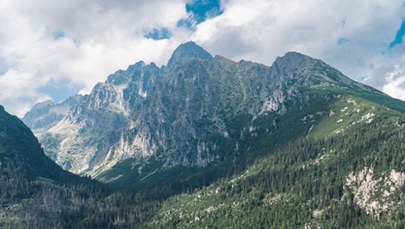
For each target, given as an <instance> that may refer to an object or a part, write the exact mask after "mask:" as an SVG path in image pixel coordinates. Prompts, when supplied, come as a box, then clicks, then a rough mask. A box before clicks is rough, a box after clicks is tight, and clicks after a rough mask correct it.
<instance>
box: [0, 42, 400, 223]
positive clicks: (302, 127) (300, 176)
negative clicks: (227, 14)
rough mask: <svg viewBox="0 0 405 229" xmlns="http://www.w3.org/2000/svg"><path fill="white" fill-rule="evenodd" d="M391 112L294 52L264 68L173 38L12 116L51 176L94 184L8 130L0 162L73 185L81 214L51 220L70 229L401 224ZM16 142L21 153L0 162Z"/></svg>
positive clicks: (392, 102)
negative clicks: (158, 60)
mask: <svg viewBox="0 0 405 229" xmlns="http://www.w3.org/2000/svg"><path fill="white" fill-rule="evenodd" d="M404 113H405V102H403V101H400V100H397V99H393V98H391V97H389V96H387V95H385V94H384V93H382V92H380V91H378V90H376V89H374V88H372V87H369V86H366V85H364V84H361V83H358V82H356V81H353V80H351V79H350V78H348V77H346V76H345V75H343V74H342V73H341V72H339V71H338V70H336V69H334V68H333V67H331V66H329V65H327V64H326V63H324V62H323V61H321V60H318V59H314V58H311V57H309V56H306V55H303V54H300V53H297V52H289V53H286V54H285V55H284V56H282V57H278V58H277V59H276V60H275V61H274V63H273V64H272V65H271V66H266V65H262V64H258V63H253V62H250V61H245V60H241V61H239V62H235V61H232V60H229V59H227V58H225V57H221V56H212V55H211V54H210V53H208V52H207V51H205V50H204V49H203V48H201V47H200V46H198V45H197V44H195V43H194V42H187V43H184V44H182V45H180V46H179V47H178V48H177V49H176V50H175V51H174V53H173V54H172V56H171V58H170V59H169V61H168V64H167V66H162V67H158V66H156V64H154V63H150V64H145V63H144V62H142V61H141V62H138V63H136V64H134V65H131V66H129V67H128V69H127V70H125V71H122V70H119V71H117V72H115V73H114V74H111V75H109V76H108V78H107V80H106V81H105V82H104V83H98V84H96V85H95V87H94V88H93V90H92V91H91V92H90V93H89V94H88V95H75V96H72V97H70V98H68V99H67V100H65V101H63V102H61V103H54V102H52V101H46V102H43V103H40V104H37V105H35V106H34V107H33V108H32V109H31V111H29V112H28V113H27V114H26V115H25V116H24V118H23V119H22V120H23V121H24V123H25V124H26V125H27V126H28V127H30V128H31V129H32V131H33V133H34V134H35V136H36V137H37V138H38V139H39V142H40V143H41V145H42V147H43V148H44V151H45V154H46V155H47V156H48V157H49V158H51V159H52V160H53V161H55V162H56V163H57V164H58V165H59V166H61V167H62V168H63V169H65V170H68V171H70V172H72V173H75V174H78V175H81V176H90V177H92V178H94V179H96V180H98V181H100V182H102V183H104V184H100V183H97V182H95V181H91V180H90V179H88V178H80V177H78V176H74V175H72V174H70V173H68V172H65V171H63V170H62V169H60V168H59V167H58V166H56V165H55V164H54V163H53V162H52V161H51V160H49V159H47V158H46V157H45V156H44V153H43V152H42V149H41V148H40V146H39V144H38V142H37V141H36V139H35V138H34V137H33V136H32V134H31V131H30V130H29V129H28V128H27V127H25V126H24V125H23V124H22V123H21V122H20V121H18V120H15V121H14V122H15V123H16V124H15V125H12V126H19V127H20V129H19V130H15V131H14V133H17V135H15V136H14V135H13V136H11V135H9V134H8V132H7V131H8V129H6V132H5V134H2V135H1V136H2V137H4V143H2V144H3V145H2V146H6V148H3V149H4V150H3V151H4V152H8V154H9V155H14V156H13V157H14V159H12V157H11V156H7V157H5V158H6V159H5V160H13V161H20V160H19V158H25V157H27V158H28V159H27V161H28V162H27V163H25V164H23V165H22V167H24V168H25V167H26V168H27V170H28V169H31V170H32V171H33V172H30V173H31V174H38V175H36V176H34V177H33V178H26V177H27V176H25V175H24V176H22V177H24V179H28V180H29V181H30V182H36V181H37V180H38V177H40V179H41V182H43V183H46V185H47V187H48V185H49V182H51V183H52V182H53V183H55V182H56V183H55V185H63V184H65V183H66V184H65V186H63V187H65V189H67V190H74V191H71V192H72V193H76V192H77V190H78V188H77V187H84V188H82V189H81V190H82V191H83V195H85V196H86V198H85V201H83V202H82V205H75V206H77V209H79V208H80V207H79V206H81V207H82V208H81V210H77V209H75V210H74V211H71V212H69V214H64V212H65V210H62V211H61V212H62V213H60V214H59V215H58V213H55V211H51V212H53V213H54V214H56V215H58V216H59V217H61V216H60V215H63V217H64V218H63V217H62V218H58V219H59V222H65V223H66V225H70V226H72V225H74V226H76V227H77V226H78V225H80V226H82V227H83V225H86V226H88V227H95V226H94V225H98V226H100V225H101V226H103V227H111V228H120V227H123V228H126V227H140V228H196V227H197V228H199V227H206V226H211V227H218V228H224V227H236V228H240V227H241V228H257V227H258V226H261V227H263V228H302V227H304V228H316V227H326V228H352V227H359V228H363V227H366V228H367V227H375V228H380V227H382V226H388V227H394V228H395V227H396V228H402V227H403V226H405V217H404V216H405V209H404V207H403V206H404V205H403V203H404V198H405V191H404V188H405V185H404V184H405V171H404V168H405V164H404V163H405V154H404V152H405V145H404V144H403V137H404V134H405V115H404ZM7 117H9V116H7ZM13 119H16V118H15V117H14V118H13ZM5 123H8V121H5ZM3 132H4V131H3ZM3 132H0V134H1V133H3ZM21 136H28V138H29V139H30V140H29V141H27V142H24V144H22V145H24V146H26V147H31V146H35V147H34V148H30V149H35V153H33V154H32V155H31V154H27V155H26V154H23V155H22V156H16V155H20V154H18V153H15V154H13V153H12V152H17V151H18V150H19V148H18V147H19V146H18V144H17V142H19V141H20V139H22V138H21ZM7 137H10V138H11V137H12V138H13V139H14V140H13V141H15V142H16V143H15V144H11V146H7V144H10V143H12V142H13V141H10V139H8V138H7ZM7 147H8V148H7ZM14 148H16V150H14ZM0 149H1V147H0ZM22 151H24V152H25V151H26V150H25V149H22ZM8 154H5V155H8ZM28 155H29V156H28ZM31 157H33V159H30V158H31ZM42 164H43V165H44V166H40V165H42ZM31 170H30V171H31ZM49 174H52V176H50V175H49ZM69 180H74V181H69ZM72 182H73V183H72ZM43 183H41V184H42V185H44V184H43ZM106 187H109V188H112V189H113V190H108V191H105V189H106ZM109 188H107V189H109ZM127 189H130V190H131V191H129V193H127V192H121V191H114V190H127ZM95 190H104V191H96V193H98V194H97V195H96V196H94V197H93V193H94V192H95ZM69 192H70V191H69ZM146 193H148V194H146ZM72 195H73V194H72ZM28 196H29V197H27V198H28V199H31V200H32V199H35V198H34V197H33V196H35V195H34V194H33V195H31V196H30V195H28ZM58 196H59V197H60V196H63V195H59V194H58ZM54 199H57V197H54ZM112 199H113V200H114V201H113V202H111V200H112ZM124 199H125V200H126V201H124V202H126V203H127V204H128V206H131V207H130V208H129V207H125V206H126V205H125V204H122V203H124V202H122V200H124ZM17 200H18V199H17ZM17 200H16V201H17ZM88 201H93V202H92V203H93V204H90V205H89V204H88ZM83 203H84V205H83ZM65 204H66V203H65ZM86 204H87V205H89V207H88V208H86V207H85V205H86ZM60 205H62V206H63V205H64V204H62V203H61V204H60ZM107 205H108V206H110V208H108V207H105V206H107ZM8 206H9V205H8ZM22 206H25V205H22ZM41 206H42V205H41ZM100 206H104V207H101V209H104V210H102V211H101V212H102V213H100V212H97V210H95V209H97V208H98V207H100ZM145 206H148V207H147V210H146V208H145ZM62 209H64V208H62ZM86 209H87V210H86ZM89 209H90V210H89ZM109 209H114V210H111V211H109ZM48 210H49V209H48ZM42 211H43V209H42ZM49 211H50V210H49ZM49 211H48V212H49ZM78 212H80V214H78ZM75 214H76V215H75ZM0 217H1V212H0ZM69 217H73V218H77V219H78V220H77V222H76V223H77V224H69V223H67V222H70V221H69ZM0 219H1V218H0ZM70 219H72V218H70ZM56 222H58V221H56ZM0 225H1V224H0ZM38 225H40V224H38ZM50 225H53V226H54V225H57V224H56V223H54V224H50Z"/></svg>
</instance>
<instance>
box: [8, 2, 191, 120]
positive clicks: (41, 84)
mask: <svg viewBox="0 0 405 229" xmlns="http://www.w3.org/2000/svg"><path fill="white" fill-rule="evenodd" d="M156 15H158V16H156ZM187 16H188V15H187V12H186V11H185V2H184V1H183V0H174V1H173V0H170V1H169V0H158V1H153V3H152V2H151V1H146V0H145V1H124V0H119V1H107V0H104V1H85V0H72V1H62V2H59V1H58V2H56V1H50V0H37V1H30V0H15V1H1V2H0V21H2V26H1V27H0V64H1V66H0V70H1V71H0V104H4V105H5V106H6V108H7V109H8V110H9V111H11V112H12V113H15V114H17V115H19V116H22V115H23V114H24V112H25V111H26V110H27V108H29V106H31V105H32V104H33V103H35V102H37V101H38V100H42V99H44V98H45V99H48V98H49V95H48V96H47V95H46V94H44V91H43V90H42V92H41V90H39V89H40V88H47V85H48V84H52V83H57V82H63V81H69V82H70V83H71V84H73V85H76V86H72V87H68V88H70V89H72V91H71V94H74V93H77V88H78V87H80V88H81V90H80V92H81V93H87V92H89V91H90V90H91V88H92V87H93V85H94V84H95V83H96V82H99V81H104V80H105V78H106V77H107V75H108V74H110V73H112V72H114V71H116V70H118V69H122V68H126V67H127V66H128V65H130V64H132V63H133V62H134V61H136V60H140V59H144V60H145V61H155V62H158V63H160V64H162V63H164V62H165V59H167V56H168V55H169V54H168V53H169V51H168V50H167V49H169V48H171V47H172V45H169V44H167V43H168V42H167V41H156V40H153V39H147V38H145V37H144V34H145V33H146V31H149V30H151V29H153V28H155V27H164V28H168V29H170V30H174V31H175V30H177V28H176V24H177V22H178V21H179V20H180V19H181V18H185V17H187ZM182 33H184V32H182V31H178V34H179V35H181V34H182ZM180 37H181V36H180ZM28 104H29V105H28Z"/></svg>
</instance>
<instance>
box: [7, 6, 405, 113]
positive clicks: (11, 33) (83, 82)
mask: <svg viewBox="0 0 405 229" xmlns="http://www.w3.org/2000/svg"><path fill="white" fill-rule="evenodd" d="M196 2H197V3H201V4H196ZM210 7H211V8H210ZM403 18H405V11H404V6H403V1H402V0H391V1H385V0H370V1H352V0H350V1H349V0H329V1H324V0H310V1H306V2H305V4H303V2H302V1H300V0H222V1H221V2H220V4H219V1H218V0H204V1H194V0H155V1H148V0H137V1H133V0H115V1H109V0H98V1H88V0H70V1H52V0H36V1H32V0H14V1H1V2H0V21H1V22H2V26H0V104H3V105H5V106H6V108H7V109H8V110H9V111H11V112H12V113H15V114H17V115H19V116H21V115H23V114H24V112H25V111H26V110H27V109H28V108H29V107H30V106H32V105H33V104H34V103H35V102H37V101H40V100H43V99H49V98H53V99H61V98H63V96H64V95H68V94H74V93H77V92H78V91H80V92H81V93H88V92H89V91H90V90H91V89H92V87H93V85H94V84H95V83H96V82H100V81H104V80H105V79H106V77H107V75H108V74H110V73H113V72H114V71H116V70H118V69H126V67H127V66H128V65H130V64H132V63H134V62H136V61H138V60H145V61H146V62H150V61H154V62H156V63H157V64H160V65H162V64H166V61H167V59H168V58H169V56H170V54H171V52H172V51H173V50H174V49H175V48H176V47H177V46H178V45H179V44H180V43H182V42H185V41H188V40H194V41H196V42H198V43H200V44H201V45H202V46H203V47H204V48H206V49H207V50H208V51H210V52H211V53H213V54H220V55H223V56H226V57H230V58H231V59H234V60H239V59H248V60H253V61H256V62H260V63H265V64H267V65H270V64H271V63H272V62H273V61H274V59H275V58H276V57H277V56H280V55H283V54H284V53H285V52H287V51H292V50H295V51H299V52H302V53H305V54H308V55H311V56H313V57H316V58H321V59H323V60H325V61H326V62H328V63H329V64H331V65H332V66H334V67H336V68H338V69H339V70H342V71H343V73H345V74H346V75H348V76H350V77H352V78H354V79H357V80H361V81H363V82H365V83H367V84H370V85H371V86H374V87H377V88H378V89H380V90H383V91H384V92H386V93H388V94H390V95H392V96H395V97H397V98H402V99H404V98H403V97H402V94H405V93H401V92H403V91H404V87H403V81H402V79H403V76H404V74H403V73H404V72H405V69H402V68H401V66H405V54H404V53H405V52H404V51H405V46H404V44H402V43H398V44H396V45H395V46H391V47H390V44H392V41H394V40H395V39H397V38H398V36H399V35H397V33H398V31H400V28H401V25H402V23H403V20H402V19H403ZM182 22H187V23H188V25H190V26H181V23H182ZM154 32H156V33H154ZM148 35H151V36H148ZM152 35H156V36H152ZM156 38H162V39H156ZM398 69H399V70H398ZM398 71H399V73H398ZM391 76H392V77H391ZM65 84H66V85H67V86H63V87H59V86H54V87H52V85H65ZM55 88H58V90H59V89H60V90H62V89H63V90H67V92H64V93H61V95H58V94H57V93H56V94H55V91H57V89H55Z"/></svg>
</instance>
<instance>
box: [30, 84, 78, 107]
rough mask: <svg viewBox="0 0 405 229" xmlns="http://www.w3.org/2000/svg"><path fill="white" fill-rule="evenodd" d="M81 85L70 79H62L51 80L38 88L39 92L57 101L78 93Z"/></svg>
mask: <svg viewBox="0 0 405 229" xmlns="http://www.w3.org/2000/svg"><path fill="white" fill-rule="evenodd" d="M80 89H81V87H78V86H77V85H74V84H72V83H71V82H70V81H69V80H68V79H62V80H60V81H57V82H56V81H51V82H49V83H48V84H47V85H45V86H43V87H41V88H39V89H38V91H39V92H41V93H44V94H47V95H49V96H51V97H52V100H53V101H54V102H56V103H58V102H61V101H63V100H65V99H67V98H68V97H69V96H72V95H76V94H77V93H78V92H79V91H80Z"/></svg>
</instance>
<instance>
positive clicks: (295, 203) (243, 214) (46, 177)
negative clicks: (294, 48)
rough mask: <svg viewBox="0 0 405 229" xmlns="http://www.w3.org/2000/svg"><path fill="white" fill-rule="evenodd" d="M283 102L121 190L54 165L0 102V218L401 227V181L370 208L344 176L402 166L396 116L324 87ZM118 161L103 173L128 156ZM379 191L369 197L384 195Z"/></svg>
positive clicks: (4, 221)
mask: <svg viewBox="0 0 405 229" xmlns="http://www.w3.org/2000/svg"><path fill="white" fill-rule="evenodd" d="M287 105H288V106H289V107H288V108H289V112H287V113H285V114H284V115H282V116H273V115H272V114H268V115H263V116H261V117H259V118H257V119H256V120H255V121H253V122H252V123H251V124H250V125H251V126H250V127H252V128H246V130H245V131H243V132H242V140H241V141H240V142H239V145H240V149H239V151H238V152H236V153H235V154H227V155H223V161H222V162H220V163H218V164H213V165H210V166H208V167H207V168H205V169H198V170H196V169H186V168H183V167H174V168H171V169H167V170H166V171H163V172H161V173H159V175H156V176H155V175H154V173H153V171H155V170H156V169H157V168H161V166H160V165H159V164H158V163H159V162H158V161H156V163H151V164H149V165H147V166H145V167H144V169H145V173H144V174H145V175H143V176H138V177H137V176H136V171H137V169H138V168H139V167H137V166H135V167H134V168H135V169H133V171H134V176H133V178H134V180H133V181H131V180H125V182H126V183H127V184H128V183H131V182H135V181H136V182H137V183H138V184H139V185H137V186H134V187H132V188H130V189H125V188H123V186H124V185H123V184H121V185H120V184H116V186H110V187H107V186H105V185H103V184H100V183H98V182H95V181H92V180H91V179H89V178H79V177H76V176H73V175H71V174H70V173H67V172H64V171H63V170H61V169H60V168H59V167H57V166H56V165H55V164H53V163H52V162H51V161H50V160H49V159H47V158H46V157H45V156H44V154H43V152H42V150H41V148H40V146H39V144H38V142H37V141H36V139H35V138H34V137H33V136H32V133H31V132H30V131H29V129H28V128H26V127H25V126H24V125H22V123H21V122H20V121H18V120H17V118H15V117H12V116H9V115H7V114H6V113H5V112H4V111H2V112H1V113H0V134H1V135H2V138H0V139H1V140H0V170H1V173H0V184H1V186H0V227H1V228H26V227H27V226H29V227H30V228H202V227H210V228H227V227H231V228H258V227H261V228H303V227H304V228H316V227H317V226H320V227H322V228H384V227H386V228H404V227H405V208H404V207H403V206H404V204H403V203H404V201H405V197H404V194H405V186H404V185H403V184H402V185H401V186H400V187H397V188H396V189H395V190H394V191H392V195H390V198H391V199H392V200H393V201H395V202H396V203H398V204H396V205H394V206H392V207H390V208H389V209H387V210H386V211H381V212H380V214H378V217H374V216H372V215H370V214H369V213H367V211H366V210H365V209H364V208H362V207H360V206H359V204H358V203H356V198H355V193H353V191H352V190H351V187H349V186H348V185H347V179H348V176H349V174H352V173H353V172H354V173H356V172H359V171H362V170H363V169H364V168H372V169H373V171H374V177H373V179H375V180H378V179H380V178H381V179H384V177H387V174H389V172H390V171H392V170H395V171H397V172H402V173H404V172H405V171H404V168H405V154H404V152H405V144H404V142H403V138H404V136H405V115H403V113H401V111H397V110H393V109H391V108H389V107H390V106H388V105H387V106H385V104H384V103H383V104H377V103H374V102H372V101H370V100H368V99H367V97H366V96H358V95H354V94H349V93H343V92H337V91H330V90H314V91H310V99H309V100H308V102H307V104H306V106H303V107H299V106H296V105H297V104H294V103H291V104H287ZM237 117H239V119H240V125H239V124H238V125H237V126H235V127H234V128H235V133H233V134H236V133H237V131H238V130H240V129H242V127H243V126H244V125H246V114H243V113H240V114H237ZM274 120H276V124H274V122H273V121H274ZM224 144H225V143H224ZM120 166H123V168H120V167H116V168H115V170H113V172H114V173H115V174H109V175H108V176H107V175H106V179H112V178H114V176H117V175H119V174H120V173H121V172H122V171H125V170H126V171H128V168H129V167H131V166H133V165H132V164H131V162H130V161H127V162H126V163H124V164H121V165H120ZM164 172H167V173H164ZM162 174H166V175H165V176H164V175H162ZM174 174H177V176H173V175H174ZM179 174H180V175H179ZM169 178H170V179H169ZM152 181H154V182H152ZM387 188H389V187H388V186H387ZM384 190H386V189H381V192H380V193H378V192H377V194H376V195H375V196H372V200H373V201H376V202H382V201H383V199H382V197H383V195H384ZM388 190H390V189H388Z"/></svg>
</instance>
